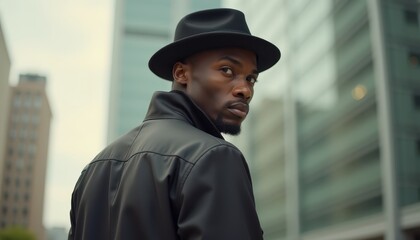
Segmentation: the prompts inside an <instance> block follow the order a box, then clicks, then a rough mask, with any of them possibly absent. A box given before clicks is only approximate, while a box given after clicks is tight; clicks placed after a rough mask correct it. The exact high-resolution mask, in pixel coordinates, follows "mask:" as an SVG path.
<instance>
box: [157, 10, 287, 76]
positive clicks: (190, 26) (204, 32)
mask: <svg viewBox="0 0 420 240" xmlns="http://www.w3.org/2000/svg"><path fill="white" fill-rule="evenodd" d="M226 47H234V48H243V49H247V50H250V51H252V52H255V54H256V55H257V69H258V71H259V72H262V71H264V70H267V69H268V68H270V67H272V66H273V65H274V64H275V63H276V62H277V61H278V60H279V59H280V50H279V49H278V48H277V47H276V46H275V45H274V44H272V43H270V42H268V41H266V40H264V39H262V38H259V37H255V36H252V35H251V33H250V31H249V29H248V26H247V24H246V21H245V16H244V14H243V13H242V12H241V11H238V10H235V9H228V8H218V9H209V10H203V11H199V12H194V13H191V14H189V15H187V16H185V17H184V18H182V19H181V20H180V21H179V23H178V25H177V27H176V30H175V37H174V41H173V42H172V43H170V44H168V45H166V46H165V47H163V48H161V49H160V50H158V51H157V52H156V53H155V54H154V55H153V56H152V57H151V58H150V60H149V68H150V70H151V71H152V72H153V73H154V74H156V75H157V76H159V77H161V78H163V79H166V80H170V81H172V80H173V78H172V68H173V65H174V64H175V63H176V62H177V61H180V60H183V59H185V58H186V57H188V56H191V55H192V54H194V53H198V52H201V51H205V50H210V49H217V48H226Z"/></svg>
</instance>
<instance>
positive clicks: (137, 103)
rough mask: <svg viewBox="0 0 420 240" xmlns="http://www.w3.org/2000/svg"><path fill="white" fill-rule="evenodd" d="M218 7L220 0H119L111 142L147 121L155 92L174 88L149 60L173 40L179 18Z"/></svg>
mask: <svg viewBox="0 0 420 240" xmlns="http://www.w3.org/2000/svg"><path fill="white" fill-rule="evenodd" d="M214 7H220V0H212V1H209V0H179V1H169V0H117V1H116V7H115V21H114V41H113V54H112V66H111V80H110V82H111V83H110V96H109V113H108V136H107V142H112V141H113V140H115V139H116V138H117V137H119V136H121V135H123V134H124V133H126V132H128V131H129V130H130V129H132V128H134V127H135V126H137V125H139V124H140V123H141V122H142V121H143V118H144V116H145V114H146V112H147V108H148V107H149V102H150V99H151V97H152V94H153V92H155V91H159V90H160V91H167V90H170V87H171V85H170V82H168V81H165V80H161V79H159V78H158V77H156V76H155V75H154V74H153V73H152V72H151V71H150V70H149V68H148V61H149V59H150V57H151V56H152V54H153V53H155V52H156V51H157V50H158V49H159V48H161V47H163V46H164V45H166V44H167V43H169V42H171V41H172V40H171V39H172V38H173V32H174V29H175V26H176V24H177V22H178V21H179V19H180V18H181V17H182V16H184V15H185V14H187V13H189V12H192V11H196V10H199V9H206V8H214Z"/></svg>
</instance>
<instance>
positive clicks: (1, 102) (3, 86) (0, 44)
mask: <svg viewBox="0 0 420 240" xmlns="http://www.w3.org/2000/svg"><path fill="white" fill-rule="evenodd" d="M9 73H10V57H9V51H8V50H7V45H6V40H5V38H4V35H3V29H2V26H1V21H0V113H7V112H9V91H10V90H9ZM7 119H8V115H7V114H0V173H2V172H3V158H2V157H1V156H3V155H4V151H5V147H4V146H5V145H6V132H7ZM0 176H1V175H0ZM0 181H1V179H0ZM1 187H2V186H1V184H0V192H2V191H1Z"/></svg>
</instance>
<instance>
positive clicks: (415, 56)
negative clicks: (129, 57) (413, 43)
mask: <svg viewBox="0 0 420 240" xmlns="http://www.w3.org/2000/svg"><path fill="white" fill-rule="evenodd" d="M408 61H409V62H410V64H411V65H412V66H414V67H420V53H415V52H410V53H409V54H408Z"/></svg>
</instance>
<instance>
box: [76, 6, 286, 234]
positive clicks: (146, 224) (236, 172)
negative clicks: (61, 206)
mask: <svg viewBox="0 0 420 240" xmlns="http://www.w3.org/2000/svg"><path fill="white" fill-rule="evenodd" d="M279 58H280V51H279V50H278V48H277V47H275V46H274V45H273V44H271V43H269V42H267V41H265V40H263V39H260V38H257V37H255V36H252V35H251V34H250V32H249V30H248V27H247V25H246V22H245V18H244V15H243V14H242V13H241V12H239V11H237V10H233V9H212V10H205V11H200V12H196V13H192V14H190V15H187V16H186V17H184V18H183V19H182V20H181V21H180V22H179V24H178V26H177V29H176V34H175V41H174V42H173V43H171V44H169V45H167V46H165V47H163V48H162V49H160V50H159V51H158V52H156V53H155V54H154V55H153V56H152V58H151V59H150V61H149V67H150V69H151V70H152V71H153V72H154V73H155V74H156V75H158V76H159V77H161V78H163V79H166V80H170V81H173V84H172V91H171V92H157V93H155V95H154V96H153V98H152V100H151V103H150V107H149V111H148V113H147V116H146V118H145V120H144V121H143V123H142V124H141V125H140V126H139V127H137V128H135V129H134V130H132V131H131V132H129V133H128V134H127V135H125V136H123V137H121V138H120V139H118V140H117V141H115V142H114V143H113V144H111V145H110V146H108V147H107V148H105V149H104V150H103V151H102V152H101V153H100V154H99V155H98V156H96V158H95V159H94V160H93V161H92V162H91V163H90V164H89V165H88V166H87V167H86V168H85V169H84V170H83V172H82V174H81V176H80V178H79V180H78V182H77V184H76V187H75V189H74V192H73V195H72V204H71V207H72V209H71V213H70V216H71V230H70V233H69V239H100V240H106V239H122V240H129V239H153V240H155V239H156V240H160V239H161V240H172V239H173V240H175V239H210V240H213V239H214V240H224V239H226V240H227V239H230V240H246V239H262V230H261V227H260V223H259V220H258V217H257V213H256V210H255V204H254V197H253V193H252V186H251V179H250V175H249V170H248V167H247V164H246V162H245V159H244V157H243V156H242V154H241V152H240V151H239V150H238V149H237V148H236V147H235V146H233V145H232V144H230V143H228V142H226V141H225V140H224V139H223V137H222V135H221V133H228V134H238V133H239V132H240V125H241V122H242V121H243V120H244V119H245V117H246V115H247V114H248V109H249V107H248V106H249V102H250V101H251V99H252V96H253V93H254V84H255V82H256V80H257V77H258V73H260V72H262V71H264V70H266V69H268V68H270V67H271V66H273V65H274V64H275V63H276V62H277V61H278V60H279Z"/></svg>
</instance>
